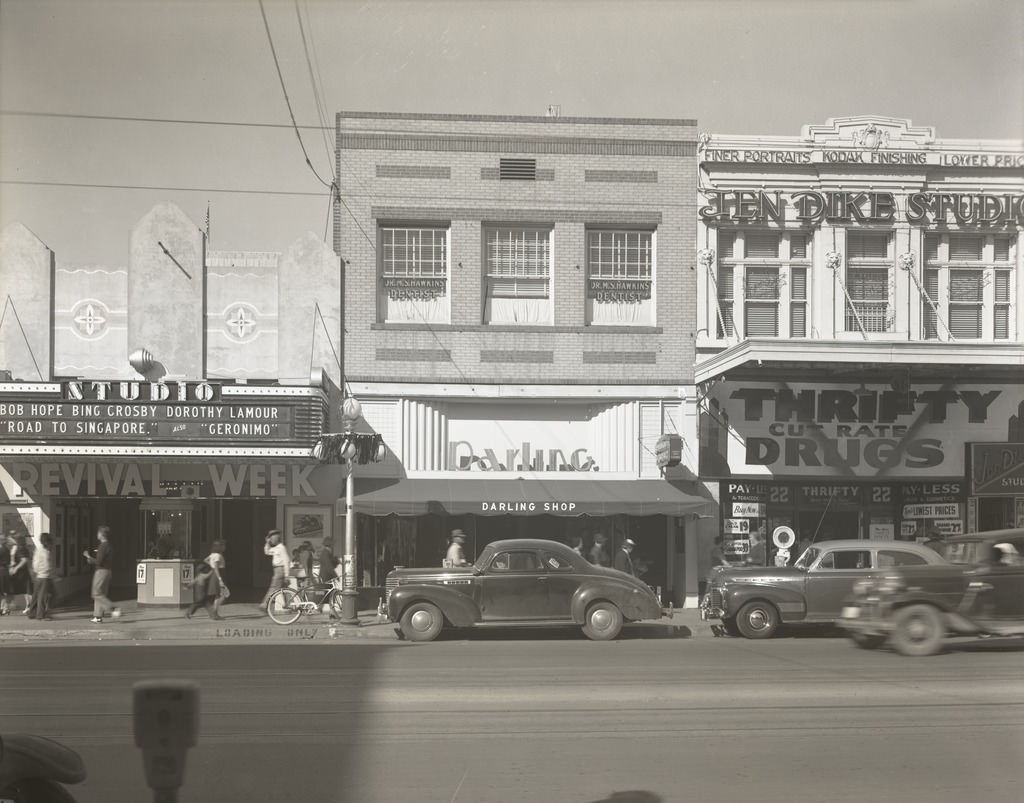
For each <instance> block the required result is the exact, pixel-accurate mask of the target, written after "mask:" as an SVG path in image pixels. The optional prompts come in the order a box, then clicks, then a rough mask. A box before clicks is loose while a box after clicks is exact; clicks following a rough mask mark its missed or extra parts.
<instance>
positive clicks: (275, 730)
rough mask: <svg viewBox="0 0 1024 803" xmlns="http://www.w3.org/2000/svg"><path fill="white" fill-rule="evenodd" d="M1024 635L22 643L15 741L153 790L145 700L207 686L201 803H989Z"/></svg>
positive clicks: (1020, 725)
mask: <svg viewBox="0 0 1024 803" xmlns="http://www.w3.org/2000/svg"><path fill="white" fill-rule="evenodd" d="M1022 658H1024V642H1022V641H1021V640H1012V641H1010V640H1005V641H997V640H990V641H975V642H971V643H969V644H966V645H964V646H962V647H958V648H956V649H953V650H950V651H948V652H947V653H945V654H943V655H940V656H937V657H934V658H929V659H917V660H912V659H905V658H901V657H899V656H897V655H894V654H892V653H889V652H865V651H861V650H857V649H855V648H853V647H852V646H850V645H849V644H847V643H846V642H845V640H842V639H840V638H836V637H833V636H829V635H822V634H815V635H808V636H804V637H789V638H782V639H776V640H772V641H768V642H750V641H746V640H741V639H715V638H709V637H708V638H704V637H696V638H664V637H662V638H652V637H647V634H645V633H644V632H642V631H641V632H639V633H637V634H634V635H632V636H631V637H628V638H624V639H623V640H621V641H617V642H610V643H595V642H590V641H587V640H586V639H584V638H583V637H582V636H579V635H578V634H575V633H572V634H570V633H564V632H563V633H558V632H555V633H549V632H543V633H536V632H531V631H520V632H502V633H497V634H486V635H485V634H473V635H472V636H471V637H470V638H462V637H450V638H446V639H444V640H442V641H438V642H435V643H432V644H424V645H420V644H408V643H403V642H399V641H393V640H389V639H349V640H345V641H341V642H339V641H331V640H312V641H310V640H303V641H297V642H294V643H285V644H260V643H241V642H240V643H235V644H224V643H211V642H205V643H202V644H197V645H190V646H183V645H177V644H168V643H162V642H138V643H131V642H112V643H110V644H102V645H99V644H77V645H68V644H62V643H59V642H48V643H45V644H39V645H28V646H19V647H17V648H10V645H5V646H4V648H3V654H2V663H3V665H4V667H5V670H6V671H5V681H4V683H5V690H4V713H3V715H2V718H0V722H2V730H3V731H6V732H10V731H32V732H36V733H40V734H42V735H47V736H51V737H53V738H57V739H59V740H61V741H64V742H66V743H67V744H69V745H70V746H72V747H74V748H75V749H76V750H78V751H79V752H80V753H81V754H82V755H83V757H84V758H85V760H86V762H87V765H88V766H89V770H90V777H89V779H88V780H87V781H86V783H85V784H84V785H82V786H80V787H77V788H76V789H75V792H76V796H77V798H78V800H79V801H83V803H91V802H92V801H95V802H97V803H98V802H99V801H110V800H142V799H146V794H147V793H146V788H145V784H144V781H143V777H142V774H141V764H140V760H139V751H138V750H137V749H136V748H135V747H134V746H133V742H132V734H131V719H130V716H129V713H130V693H129V692H130V687H131V685H132V683H134V682H135V681H137V680H139V679H142V678H153V677H186V678H191V679H194V680H196V681H198V682H199V683H200V684H201V687H202V708H203V711H202V718H201V734H202V735H201V737H200V744H199V747H198V748H196V749H195V750H193V751H192V752H191V753H190V755H189V762H188V763H189V773H188V778H187V780H186V785H185V788H184V789H183V790H182V795H181V799H182V800H183V801H194V802H195V803H204V802H205V801H214V800H216V801H220V803H224V801H236V800H239V801H240V800H283V799H300V798H301V799H305V800H310V799H316V800H324V801H360V803H373V802H374V801H381V802H382V803H383V802H384V801H387V802H388V803H390V801H401V800H409V801H425V802H426V803H433V801H473V802H474V803H497V802H498V801H520V800H529V801H552V802H553V803H561V801H578V802H579V803H594V802H595V801H617V803H656V802H657V801H666V803H668V802H669V801H681V800H693V799H707V800H715V801H721V802H724V803H731V801H742V800H760V801H780V802H781V801H789V802H790V803H791V802H792V801H815V803H817V802H818V801H847V800H849V801H852V800H857V801H862V800H872V799H885V800H889V801H911V800H914V801H916V800H929V801H938V803H944V802H945V801H958V802H959V801H963V800H965V799H977V800H985V801H986V802H987V803H988V802H991V803H1018V801H1019V800H1020V799H1021V789H1024V772H1022V770H1021V768H1020V756H1021V755H1024V673H1022V672H1021V671H1020V668H1021V664H1022Z"/></svg>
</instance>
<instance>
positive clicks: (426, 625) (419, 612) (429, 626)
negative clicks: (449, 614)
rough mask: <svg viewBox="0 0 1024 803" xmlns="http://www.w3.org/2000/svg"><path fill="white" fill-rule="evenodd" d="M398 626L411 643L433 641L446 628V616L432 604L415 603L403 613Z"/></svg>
mask: <svg viewBox="0 0 1024 803" xmlns="http://www.w3.org/2000/svg"><path fill="white" fill-rule="evenodd" d="M398 625H399V627H400V628H401V629H402V635H403V636H405V637H406V638H407V639H408V640H409V641H433V640H434V639H436V638H437V637H438V636H439V635H440V633H441V629H442V628H443V627H444V614H443V613H441V609H440V608H438V607H437V606H436V605H434V604H432V603H430V602H414V603H413V604H412V605H410V606H409V607H408V608H406V609H405V610H404V611H403V612H402V618H401V620H399V623H398Z"/></svg>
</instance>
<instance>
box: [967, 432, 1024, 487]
mask: <svg viewBox="0 0 1024 803" xmlns="http://www.w3.org/2000/svg"><path fill="white" fill-rule="evenodd" d="M970 476H971V493H972V494H973V495H974V496H1024V443H972V444H971V474H970Z"/></svg>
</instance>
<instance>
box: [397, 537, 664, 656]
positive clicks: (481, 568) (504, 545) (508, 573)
mask: <svg viewBox="0 0 1024 803" xmlns="http://www.w3.org/2000/svg"><path fill="white" fill-rule="evenodd" d="M385 582H386V588H387V595H388V596H387V608H388V615H389V616H390V617H391V620H392V621H395V622H398V623H399V626H400V628H401V633H402V635H403V636H404V637H405V638H407V639H409V640H410V641H431V640H432V639H435V638H437V636H438V635H439V634H440V632H441V630H442V629H443V628H445V627H455V628H462V627H473V628H481V627H513V626H543V627H549V626H552V625H576V626H582V628H583V632H584V633H585V634H586V635H587V637H588V638H591V639H594V640H595V641H605V640H608V639H613V638H615V637H616V636H617V635H618V634H619V631H620V630H621V629H622V623H623V622H624V621H638V620H641V619H658V618H660V617H661V616H662V615H663V613H664V612H663V610H662V607H661V603H660V602H659V600H658V598H657V597H656V596H655V595H654V592H653V591H651V589H650V587H649V586H647V585H645V584H644V583H643V582H641V581H640V580H638V579H636V578H635V577H633V576H631V575H628V574H625V573H624V572H620V571H617V570H615V569H607V568H604V567H602V566H595V565H593V564H591V563H590V562H589V561H587V560H586V558H584V557H582V556H581V555H578V554H577V553H576V552H574V551H573V550H572V549H570V548H569V547H567V546H566V545H565V544H561V543H559V542H557V541H542V540H537V539H513V540H506V541H495V542H494V543H491V544H488V545H487V546H486V547H484V550H483V552H481V553H480V557H479V558H477V560H476V563H474V564H473V565H472V566H466V567H461V568H455V569H438V568H427V569H394V570H393V571H391V572H390V573H389V574H388V576H387V579H386V581H385ZM670 615H671V614H670Z"/></svg>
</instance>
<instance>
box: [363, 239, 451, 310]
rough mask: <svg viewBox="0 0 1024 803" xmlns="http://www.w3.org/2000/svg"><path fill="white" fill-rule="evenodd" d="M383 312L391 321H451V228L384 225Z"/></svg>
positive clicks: (380, 294)
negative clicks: (449, 267) (449, 239)
mask: <svg viewBox="0 0 1024 803" xmlns="http://www.w3.org/2000/svg"><path fill="white" fill-rule="evenodd" d="M380 245H381V248H380V254H381V256H380V259H381V288H380V293H379V296H378V298H379V305H380V316H381V318H382V319H383V320H384V321H385V322H389V323H447V322H448V321H449V318H450V310H451V303H450V294H449V292H448V229H447V227H445V228H441V227H436V228H416V227H408V226H382V227H381V228H380Z"/></svg>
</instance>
